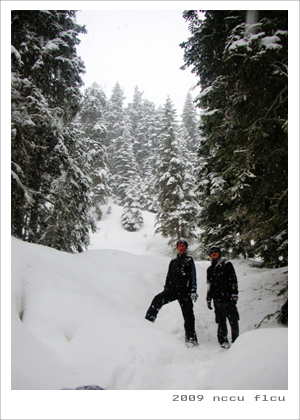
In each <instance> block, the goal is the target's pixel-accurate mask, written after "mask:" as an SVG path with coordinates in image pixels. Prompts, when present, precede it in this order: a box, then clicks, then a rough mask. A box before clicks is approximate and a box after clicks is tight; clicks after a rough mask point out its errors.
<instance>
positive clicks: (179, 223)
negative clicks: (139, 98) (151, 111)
mask: <svg viewBox="0 0 300 420" xmlns="http://www.w3.org/2000/svg"><path fill="white" fill-rule="evenodd" d="M178 131H179V127H178V123H177V120H176V111H175V109H174V107H173V103H172V101H171V99H170V98H169V97H168V98H167V100H166V103H165V106H164V109H163V117H162V121H161V134H160V142H161V145H160V148H159V160H158V166H157V173H156V182H155V187H156V189H157V201H158V212H157V217H156V219H157V220H156V224H157V225H158V228H157V230H156V231H157V232H160V233H161V234H162V236H164V237H169V238H170V243H173V241H174V240H176V239H179V238H180V237H182V236H183V237H185V238H186V239H194V238H195V232H194V228H195V216H196V211H195V208H196V206H193V202H192V200H190V198H191V196H192V194H191V190H190V187H191V185H190V183H189V181H190V179H189V174H188V168H187V163H186V160H185V157H186V156H185V155H184V153H183V149H182V148H180V143H179V134H178Z"/></svg>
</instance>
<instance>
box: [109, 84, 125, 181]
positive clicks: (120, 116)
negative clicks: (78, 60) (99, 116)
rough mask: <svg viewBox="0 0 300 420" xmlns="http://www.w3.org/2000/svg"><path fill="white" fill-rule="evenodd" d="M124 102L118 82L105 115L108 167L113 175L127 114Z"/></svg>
mask: <svg viewBox="0 0 300 420" xmlns="http://www.w3.org/2000/svg"><path fill="white" fill-rule="evenodd" d="M124 100H125V96H124V92H123V90H122V89H121V86H120V84H119V82H117V83H116V84H115V86H114V88H113V90H112V94H111V97H110V99H109V101H108V104H107V110H106V113H105V124H106V128H107V153H108V167H109V170H110V173H111V174H112V175H114V174H115V173H116V169H115V156H116V153H117V152H118V149H119V146H120V145H119V143H118V139H119V138H120V137H121V136H122V133H123V129H124V124H125V116H126V113H125V110H124Z"/></svg>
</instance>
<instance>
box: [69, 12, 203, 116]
mask: <svg viewBox="0 0 300 420" xmlns="http://www.w3.org/2000/svg"><path fill="white" fill-rule="evenodd" d="M183 10H184V9H182V10H81V11H78V12H77V22H78V23H79V24H85V25H86V28H87V31H88V33H87V34H86V35H81V36H80V39H81V40H82V41H81V44H80V46H79V47H78V55H79V56H80V57H81V58H82V59H83V61H84V62H85V65H86V74H85V75H84V76H83V80H84V82H85V87H89V86H90V85H91V84H92V83H93V82H94V81H96V82H97V83H99V84H100V85H101V86H102V87H103V89H104V91H105V93H106V95H107V97H108V98H109V97H110V95H111V91H112V88H113V87H114V86H115V84H116V82H117V81H118V82H119V83H120V85H121V87H122V89H123V91H124V94H125V96H126V100H125V103H126V102H131V101H132V98H133V93H134V87H135V86H138V88H139V90H140V91H142V92H144V95H143V98H145V99H149V100H150V101H152V102H154V103H155V105H156V106H159V105H164V103H165V101H166V98H167V96H168V95H169V96H170V98H171V99H172V101H173V103H174V106H175V108H176V110H177V112H178V115H181V113H182V108H183V105H184V101H185V98H186V95H187V93H188V91H189V89H190V88H192V87H194V86H195V85H196V83H197V81H198V78H197V77H196V76H195V75H194V74H192V73H191V69H187V70H181V69H180V67H181V66H182V65H183V64H184V61H183V54H184V50H183V49H182V48H181V47H180V46H179V44H180V43H181V42H184V41H186V40H187V39H188V37H189V36H191V33H190V32H189V30H188V22H186V21H185V20H184V18H183V17H182V13H183ZM198 91H199V88H198V90H197V91H195V90H194V91H192V92H191V94H192V95H193V96H196V94H197V93H198Z"/></svg>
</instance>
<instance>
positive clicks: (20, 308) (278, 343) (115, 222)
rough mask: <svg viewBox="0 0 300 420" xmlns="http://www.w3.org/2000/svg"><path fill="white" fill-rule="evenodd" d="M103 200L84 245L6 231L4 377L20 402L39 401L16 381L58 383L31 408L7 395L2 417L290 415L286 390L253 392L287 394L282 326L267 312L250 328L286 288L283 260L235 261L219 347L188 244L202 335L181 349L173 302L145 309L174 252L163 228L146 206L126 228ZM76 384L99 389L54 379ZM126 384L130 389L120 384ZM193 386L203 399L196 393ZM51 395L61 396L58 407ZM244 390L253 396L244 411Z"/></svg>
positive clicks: (202, 276) (28, 385) (202, 264)
mask: <svg viewBox="0 0 300 420" xmlns="http://www.w3.org/2000/svg"><path fill="white" fill-rule="evenodd" d="M110 206H111V213H110V214H108V213H107V212H106V210H107V208H108V206H103V211H104V214H103V218H102V220H101V221H100V222H99V223H98V227H99V231H98V232H97V233H96V234H93V235H92V236H91V244H90V247H89V250H88V251H87V252H85V253H82V254H76V255H71V254H68V253H64V252H59V251H57V250H54V249H50V248H47V247H43V246H40V245H36V244H29V243H24V242H22V241H20V240H17V239H15V238H12V256H11V258H12V304H11V309H12V324H11V327H12V342H11V345H12V348H11V357H12V365H11V389H12V390H14V392H15V394H14V395H15V397H16V395H17V396H18V398H22V401H23V404H25V403H24V401H25V402H26V404H29V402H30V401H36V404H38V401H40V398H42V397H43V398H44V397H45V395H44V393H43V394H36V393H33V394H35V395H39V397H34V396H32V398H33V399H32V400H31V397H30V396H31V395H32V394H31V393H30V394H28V391H27V394H24V392H25V393H26V391H25V390H57V391H58V392H54V391H52V392H51V393H50V395H51V397H48V399H47V398H46V401H47V402H46V404H47V409H45V406H44V405H43V406H40V408H39V410H38V408H37V406H36V404H34V403H33V406H30V409H29V408H28V407H26V409H27V411H28V410H31V411H30V415H28V417H26V413H27V411H26V409H25V405H24V406H23V411H22V409H21V408H20V407H22V405H16V406H14V407H10V410H11V411H10V412H11V413H14V416H12V417H5V418H22V419H23V418H24V419H25V418H70V419H75V418H86V419H87V418H111V419H114V418H121V419H123V418H124V419H125V418H132V419H133V418H149V419H151V418H170V419H171V418H172V419H175V418H222V419H225V418H230V419H234V418H270V419H271V418H272V419H275V418H298V417H293V416H292V413H289V412H288V411H287V404H288V403H287V402H281V404H280V403H279V402H273V406H272V404H271V403H270V402H269V403H267V402H266V401H263V402H259V401H258V402H255V404H254V403H253V399H254V397H253V395H256V394H260V395H261V398H263V395H267V396H268V397H269V396H270V395H272V396H277V397H278V396H286V395H287V390H288V329H287V328H285V327H283V326H281V325H279V324H277V322H276V320H275V316H274V317H271V319H270V320H269V321H267V320H265V322H263V323H262V324H261V326H260V328H258V329H256V326H257V325H258V324H259V323H260V322H261V321H262V320H263V318H264V317H265V316H266V315H268V314H273V313H275V312H276V311H277V310H278V309H279V308H280V307H281V305H282V304H283V302H284V296H281V297H280V296H278V294H279V292H280V291H281V290H282V288H283V287H284V285H285V284H286V281H287V268H280V269H273V270H270V269H259V268H255V267H253V265H252V264H251V262H250V261H244V260H235V261H233V264H234V266H235V269H236V272H237V276H238V281H239V290H240V294H239V302H238V309H239V312H240V318H241V320H240V337H239V338H238V339H237V341H236V342H235V343H234V344H233V345H232V347H231V348H230V349H229V350H223V349H221V348H220V347H219V345H218V343H217V338H216V329H217V326H216V324H215V322H214V313H213V311H209V310H208V309H207V307H206V302H205V296H206V269H207V267H208V265H209V264H210V263H209V261H201V260H199V259H197V254H196V252H195V250H193V247H191V252H192V254H193V256H194V258H195V263H196V269H197V279H198V294H199V298H198V301H197V302H196V303H195V306H194V309H195V317H196V331H197V335H198V340H199V344H200V345H199V347H197V348H196V347H195V348H189V349H188V348H187V347H186V346H185V344H184V329H183V319H182V315H181V311H180V307H179V305H178V303H177V302H173V303H171V304H168V305H166V306H164V307H163V308H162V309H161V311H160V313H159V315H158V318H157V320H156V322H155V323H154V324H152V323H150V322H148V321H146V320H145V319H144V316H145V313H146V310H147V308H148V306H149V305H150V303H151V300H152V298H153V297H154V296H155V295H156V294H157V293H159V292H160V291H161V290H162V288H163V285H164V282H165V276H166V273H167V268H168V264H169V261H170V258H171V257H173V256H175V252H173V250H171V249H170V247H169V246H168V245H167V240H166V239H164V238H162V237H161V236H160V235H154V215H153V214H151V213H148V212H143V216H144V225H143V227H142V229H141V230H140V231H139V232H136V233H132V232H126V231H125V230H124V229H122V227H121V224H120V216H121V211H122V209H121V208H120V207H118V206H117V205H114V204H112V203H110ZM20 318H21V319H22V320H21V319H20ZM295 367H297V364H296V365H295ZM290 372H291V371H290ZM292 379H293V378H291V377H290V378H289V380H290V383H291V380H292ZM294 379H295V378H294ZM84 385H98V386H100V387H103V388H105V391H101V392H100V393H96V394H95V393H88V396H86V393H84V395H83V394H82V393H81V394H80V395H78V394H77V393H69V392H68V391H64V392H60V391H59V390H62V389H64V388H69V389H74V388H77V387H80V386H84ZM297 387H298V384H296V385H294V387H293V389H294V391H296V395H298V394H297V389H299V388H297ZM18 390H23V391H22V393H19V392H18ZM129 390H130V391H139V392H131V393H125V394H124V392H122V391H129ZM179 390H180V391H179ZM182 390H184V391H182ZM216 390H218V391H217V393H216ZM222 390H223V391H222ZM224 390H226V391H227V393H226V392H225V394H224ZM228 390H230V391H228ZM257 390H260V391H257ZM270 390H271V391H272V390H273V391H272V392H271V394H270ZM110 391H114V392H110ZM142 391H145V392H142ZM146 391H147V392H146ZM164 391H165V392H164ZM250 391H255V392H254V393H253V392H252V393H251V392H250ZM249 392H250V394H249ZM16 393H17V394H16ZM74 394H75V396H74ZM25 395H26V396H25ZM47 395H48V394H47ZM173 395H179V397H178V398H179V401H173V399H175V400H176V397H173ZM185 395H187V397H185ZM201 395H203V396H204V399H203V400H202V401H200V399H201V397H197V396H201ZM213 395H219V396H220V395H223V396H224V395H225V396H226V395H227V397H226V398H229V397H228V396H234V395H235V396H237V395H239V396H245V399H246V401H244V402H236V401H235V404H234V406H232V402H233V400H231V401H229V400H228V402H227V403H226V404H227V405H226V410H225V412H224V408H225V405H224V404H225V402H224V401H226V400H223V401H222V402H216V401H215V402H212V398H213V397H212V396H213ZM248 395H249V397H248V398H249V400H248V401H247V397H246V396H248ZM54 396H55V398H58V401H60V404H61V408H60V411H59V415H58V416H57V417H54V414H53V413H57V407H56V406H55V404H54V401H52V399H53V398H54ZM194 396H195V401H193V398H194ZM79 397H80V398H79ZM24 398H25V400H24ZM49 398H50V399H49ZM86 398H87V401H88V402H87V403H86V402H84V403H83V401H86V400H85V399H86ZM185 398H187V399H188V401H185ZM296 398H298V397H296ZM79 401H81V402H82V404H79ZM6 402H7V401H6ZM250 402H251V403H252V404H254V406H252V405H250V408H249V409H247V410H246V411H245V406H246V403H250ZM209 403H210V405H207V404H209ZM289 403H294V402H291V401H289ZM205 404H206V405H205ZM221 404H222V407H221V406H220V405H221ZM229 404H231V405H229ZM261 404H264V405H263V408H264V409H265V408H266V404H268V414H263V413H261V411H260V410H261ZM242 405H243V407H242ZM275 406H276V409H275ZM55 407H56V411H55ZM159 407H160V408H159ZM274 409H275V411H274ZM15 410H17V411H18V410H21V412H22V413H23V414H22V415H23V417H17V416H16V415H15V414H16V411H15ZM91 410H93V411H91ZM203 410H204V411H203ZM251 410H252V411H251ZM253 410H254V411H253ZM65 412H66V414H65V416H66V417H64V413H65ZM41 413H43V414H41ZM200 413H201V414H200ZM253 413H254V414H253ZM259 413H260V414H259ZM264 413H266V411H264ZM287 413H289V415H288V416H287ZM218 415H220V416H221V417H218ZM247 415H249V416H250V417H247ZM251 415H253V417H251ZM244 416H245V417H244ZM264 416H265V417H264ZM268 416H269V417H268ZM280 416H282V417H280Z"/></svg>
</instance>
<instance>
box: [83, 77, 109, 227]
mask: <svg viewBox="0 0 300 420" xmlns="http://www.w3.org/2000/svg"><path fill="white" fill-rule="evenodd" d="M105 110H106V97H105V94H104V92H103V90H102V89H101V88H100V86H99V85H98V84H97V83H95V82H94V83H93V84H92V86H91V87H90V88H87V89H86V90H85V93H84V98H83V102H82V105H81V109H80V112H79V115H78V120H79V121H80V123H81V127H82V130H83V135H84V138H85V142H86V143H87V149H88V154H89V160H90V166H91V173H90V175H91V178H92V183H93V189H92V204H93V207H94V208H95V211H96V213H97V216H98V218H99V219H100V218H101V215H102V213H101V209H100V205H102V204H105V203H106V202H107V197H108V196H109V195H110V194H111V191H110V188H109V173H108V167H107V153H106V148H105V142H106V127H105V121H104V113H105Z"/></svg>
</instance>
